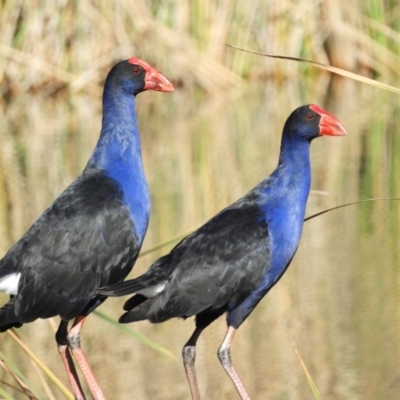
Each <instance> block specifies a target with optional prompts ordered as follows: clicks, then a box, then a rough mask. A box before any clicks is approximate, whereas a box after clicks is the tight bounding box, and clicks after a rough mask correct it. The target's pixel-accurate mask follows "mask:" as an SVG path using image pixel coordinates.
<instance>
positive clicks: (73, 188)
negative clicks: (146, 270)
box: [0, 168, 140, 325]
mask: <svg viewBox="0 0 400 400" xmlns="http://www.w3.org/2000/svg"><path fill="white" fill-rule="evenodd" d="M139 246H140V244H139V241H138V238H137V236H136V234H135V231H134V225H133V222H132V220H131V218H130V212H129V208H128V207H127V206H126V205H125V204H124V202H123V193H122V191H121V189H120V187H119V186H118V184H117V183H116V182H115V181H114V180H112V179H110V178H108V177H106V176H105V175H104V174H103V173H102V172H101V171H98V170H96V169H94V168H92V169H88V170H85V171H84V173H83V174H82V175H81V176H80V177H78V179H77V180H76V181H75V182H74V183H72V184H71V185H70V186H69V187H68V188H67V189H66V190H65V191H64V192H63V193H62V194H61V196H60V197H59V198H58V199H57V200H56V201H55V202H54V203H53V204H52V205H51V206H50V207H49V208H48V209H47V210H46V211H45V212H44V213H43V214H42V216H41V217H40V218H39V219H38V221H37V222H36V223H35V224H34V225H33V226H32V227H31V228H30V230H29V231H28V232H27V233H26V234H25V235H24V236H23V237H22V238H21V240H20V241H19V242H18V243H17V244H16V245H15V246H14V247H13V248H11V249H10V251H9V252H8V253H7V254H6V256H5V257H4V258H3V260H1V263H0V271H6V273H9V272H10V271H14V272H21V273H22V275H21V279H20V282H19V287H18V294H17V295H16V296H15V297H14V298H13V299H12V300H11V303H12V304H13V311H14V314H15V316H16V317H17V318H18V321H19V322H23V323H25V322H30V321H33V320H35V319H36V318H48V317H51V316H55V315H60V316H61V317H62V318H63V319H65V320H69V319H72V318H74V317H76V316H77V315H79V314H80V313H81V312H82V310H83V309H84V308H85V306H86V305H87V304H88V303H89V302H90V300H91V299H92V298H93V297H94V296H95V292H96V290H97V289H98V287H100V286H104V285H107V284H112V283H116V282H119V281H121V280H122V279H124V278H125V277H126V275H127V274H128V273H129V271H130V269H131V268H132V266H133V264H134V261H135V260H136V258H137V255H138V252H139ZM3 275H4V273H3ZM8 304H10V303H8ZM6 306H7V305H6ZM8 308H10V305H9V306H8ZM8 313H9V314H10V310H8ZM3 314H4V313H1V312H0V317H1V316H3ZM6 322H7V321H3V320H2V319H0V325H4V324H5V323H6Z"/></svg>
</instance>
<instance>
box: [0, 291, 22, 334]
mask: <svg viewBox="0 0 400 400" xmlns="http://www.w3.org/2000/svg"><path fill="white" fill-rule="evenodd" d="M14 305H15V299H14V296H12V297H11V300H10V301H9V302H8V303H7V304H5V305H4V306H3V307H1V308H0V332H5V331H7V330H8V329H11V328H20V327H21V326H22V323H21V322H19V321H18V317H17V316H16V315H15V309H14Z"/></svg>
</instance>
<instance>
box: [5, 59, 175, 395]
mask: <svg viewBox="0 0 400 400" xmlns="http://www.w3.org/2000/svg"><path fill="white" fill-rule="evenodd" d="M145 90H157V91H162V92H170V91H173V90H174V88H173V85H172V84H171V83H170V82H169V81H168V80H167V79H166V78H165V77H164V76H163V75H162V74H161V73H160V72H158V71H157V70H156V69H154V68H153V67H152V66H150V65H149V64H147V63H145V62H144V61H141V60H139V59H137V58H130V59H128V60H125V61H121V62H119V63H118V64H116V65H115V66H114V67H113V68H112V69H111V71H110V72H109V74H108V76H107V79H106V81H105V86H104V93H103V121H102V129H101V133H100V138H99V141H98V143H97V145H96V147H95V149H94V151H93V154H92V156H91V157H90V159H89V162H88V164H87V165H86V167H85V169H84V170H83V172H82V173H81V174H80V175H79V176H78V177H77V178H76V180H75V181H74V182H73V183H72V184H71V185H70V186H69V187H68V188H67V189H66V190H65V191H64V192H63V193H62V194H61V195H60V196H59V197H58V198H57V199H56V200H55V201H54V203H53V204H52V205H51V206H50V207H49V208H48V209H47V210H46V211H45V212H44V213H43V214H42V215H41V216H40V217H39V219H38V220H37V221H36V222H35V223H34V224H33V225H32V226H31V228H30V229H29V230H28V231H27V232H26V233H25V235H24V236H22V238H21V239H20V240H19V241H18V242H17V243H16V244H15V245H14V246H13V247H12V248H11V249H10V250H9V251H8V252H7V254H6V255H5V256H4V258H3V259H2V260H1V261H0V290H1V291H3V292H5V293H8V294H10V301H9V302H8V303H6V304H5V305H4V306H3V307H2V308H1V309H0V331H6V330H7V329H10V328H12V327H20V326H21V325H22V324H25V323H28V322H32V321H34V320H36V319H37V318H49V317H54V316H57V315H59V316H60V317H61V323H60V326H59V328H58V331H57V333H56V341H57V344H58V349H59V352H60V355H61V358H62V360H63V363H64V366H65V368H66V370H67V373H68V377H69V380H70V383H71V385H72V389H73V393H74V396H75V398H76V399H84V398H85V395H84V393H83V391H82V387H81V385H80V383H79V379H78V376H77V374H76V370H75V368H74V364H73V361H72V358H71V354H70V351H72V353H73V355H74V357H75V358H76V360H77V362H78V364H79V366H80V368H81V370H82V372H83V374H84V376H85V379H86V381H87V382H88V385H89V387H90V390H91V392H92V395H93V397H94V398H95V399H104V395H103V393H102V391H101V388H100V386H99V385H98V383H97V382H96V379H95V378H94V375H93V373H92V371H91V369H90V367H89V364H88V362H87V360H86V357H85V355H84V353H83V351H82V349H81V347H80V337H79V335H80V330H81V328H82V325H83V323H84V320H85V318H86V316H87V315H88V314H89V313H90V312H91V311H93V310H94V309H95V308H96V307H97V306H99V305H100V304H101V303H102V302H103V301H104V300H105V299H106V297H105V296H102V295H98V294H97V293H96V290H97V289H98V288H99V287H101V286H105V285H109V284H113V283H118V282H121V281H122V280H123V279H124V278H125V277H126V276H127V274H128V273H129V272H130V270H131V269H132V267H133V265H134V263H135V261H136V258H137V256H138V253H139V250H140V247H141V245H142V242H143V238H144V235H145V233H146V229H147V225H148V222H149V216H150V206H151V204H150V195H149V190H148V186H147V182H146V178H145V174H144V170H143V164H142V156H141V148H140V137H139V131H138V127H137V122H136V114H135V96H136V95H137V94H139V93H140V92H143V91H145ZM72 319H75V321H74V323H73V325H72V327H71V329H70V330H69V331H68V322H69V321H70V320H72Z"/></svg>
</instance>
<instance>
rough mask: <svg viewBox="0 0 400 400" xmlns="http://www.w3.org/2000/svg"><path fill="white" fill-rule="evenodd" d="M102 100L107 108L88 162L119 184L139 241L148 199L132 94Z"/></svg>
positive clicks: (146, 218) (149, 204)
mask: <svg viewBox="0 0 400 400" xmlns="http://www.w3.org/2000/svg"><path fill="white" fill-rule="evenodd" d="M104 103H106V106H105V107H104V109H106V110H107V112H104V114H103V129H102V132H101V135H100V139H99V142H98V144H97V146H96V149H95V151H94V152H93V155H92V158H91V160H90V161H89V163H94V164H95V165H96V167H97V168H99V169H101V170H103V171H104V174H105V175H106V176H107V177H109V178H112V179H113V180H115V181H116V182H117V183H118V184H119V186H120V187H121V189H122V192H123V202H124V203H125V204H126V205H127V206H128V208H129V210H130V216H131V219H132V221H133V224H134V227H135V233H136V235H137V237H138V239H139V243H140V244H141V243H142V241H143V238H144V235H145V233H146V230H147V226H148V222H149V218H150V209H151V202H150V193H149V189H148V185H147V182H146V177H145V174H144V169H143V163H142V157H141V148H140V137H139V131H138V127H137V123H136V117H135V112H134V97H133V96H120V97H119V98H118V99H116V98H113V97H110V98H105V99H104ZM117 120H118V124H117V123H116V121H117Z"/></svg>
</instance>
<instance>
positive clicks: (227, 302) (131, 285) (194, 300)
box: [99, 105, 347, 399]
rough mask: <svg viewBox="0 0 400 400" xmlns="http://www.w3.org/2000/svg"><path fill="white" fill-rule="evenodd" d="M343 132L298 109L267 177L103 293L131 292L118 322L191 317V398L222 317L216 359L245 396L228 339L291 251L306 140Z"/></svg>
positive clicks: (313, 109) (302, 194)
mask: <svg viewBox="0 0 400 400" xmlns="http://www.w3.org/2000/svg"><path fill="white" fill-rule="evenodd" d="M346 134H347V133H346V130H345V129H344V127H343V126H342V124H341V123H340V122H339V121H338V120H337V119H336V118H335V117H333V116H332V115H330V114H328V113H327V112H326V111H324V110H323V109H322V108H320V107H318V106H316V105H305V106H302V107H300V108H298V109H296V110H295V111H294V112H293V113H292V114H291V115H290V116H289V118H288V119H287V121H286V123H285V126H284V128H283V135H282V144H281V153H280V157H279V164H278V167H277V168H276V170H275V171H274V172H273V173H272V175H271V176H269V177H268V178H267V179H265V180H264V181H262V182H261V183H260V184H259V185H257V186H256V187H255V188H254V189H252V190H251V191H250V192H249V193H247V194H246V195H245V196H244V197H242V198H241V199H239V200H238V201H236V202H235V203H233V204H232V205H230V206H229V207H227V208H225V209H224V210H222V211H221V212H220V213H219V214H217V215H216V216H215V217H213V218H211V219H210V220H209V221H208V222H207V223H206V224H204V225H203V226H202V227H201V228H199V229H198V230H196V231H195V232H193V233H192V234H190V235H189V236H187V237H186V238H185V239H183V240H182V241H181V242H180V243H179V244H178V245H177V246H176V247H175V248H174V249H173V250H172V251H171V252H170V253H169V254H167V255H166V256H164V257H161V258H160V259H158V260H157V261H156V262H155V263H154V264H153V265H152V266H151V267H150V268H149V270H148V271H147V272H146V273H145V274H144V275H142V276H140V277H138V278H136V279H133V280H128V281H125V282H122V283H120V284H116V285H111V286H108V287H107V288H102V289H100V291H99V292H100V293H101V294H105V295H108V296H123V295H126V294H130V293H136V295H135V296H134V297H132V298H131V299H129V300H128V301H127V302H126V303H125V306H124V309H125V310H126V311H127V312H126V313H125V314H124V315H122V316H121V318H120V319H119V321H120V322H121V323H127V322H134V321H141V320H146V319H148V320H149V321H150V322H153V323H159V322H163V321H166V320H168V319H170V318H174V317H182V318H187V317H190V316H193V315H195V316H196V329H195V331H194V333H193V335H192V336H191V338H190V339H189V341H188V342H187V343H186V344H185V346H184V348H183V351H182V354H183V363H184V367H185V370H186V375H187V378H188V381H189V385H190V391H191V394H192V398H193V399H200V394H199V389H198V385H197V380H196V374H195V368H194V360H195V346H196V342H197V339H198V338H199V336H200V334H201V332H202V331H203V329H205V328H206V327H207V326H208V325H209V324H210V323H211V322H213V321H214V320H215V319H216V318H218V317H219V316H221V315H222V314H223V313H225V312H226V313H227V324H228V331H227V334H226V336H225V338H224V340H223V342H222V345H221V347H220V348H219V350H218V357H219V359H220V362H221V364H222V366H223V367H224V369H225V371H226V372H227V374H228V375H229V377H230V378H231V380H232V382H233V384H234V385H235V387H236V389H237V391H238V392H239V395H240V397H241V398H242V399H250V397H249V395H248V393H247V391H246V389H245V388H244V386H243V384H242V382H241V380H240V378H239V376H238V374H237V373H236V371H235V369H234V368H233V365H232V362H231V356H230V347H231V343H232V340H233V336H234V334H235V332H236V329H237V328H239V326H240V325H241V324H242V323H243V321H244V320H245V319H246V318H247V317H248V316H249V315H250V313H251V312H252V311H253V309H254V308H255V307H256V305H257V304H258V302H259V301H260V300H261V299H262V298H263V297H264V296H265V295H266V294H267V292H268V291H269V290H270V289H271V288H272V287H273V286H274V285H275V284H276V283H277V282H278V280H279V279H280V278H281V276H282V275H283V273H284V272H285V271H286V268H287V267H288V266H289V264H290V262H291V260H292V258H293V256H294V254H295V252H296V249H297V246H298V244H299V241H300V236H301V232H302V228H303V219H304V213H305V207H306V202H307V197H308V193H309V191H310V180H311V168H310V157H309V148H310V143H311V141H312V140H313V139H315V138H316V137H318V136H321V135H329V136H342V135H346Z"/></svg>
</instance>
